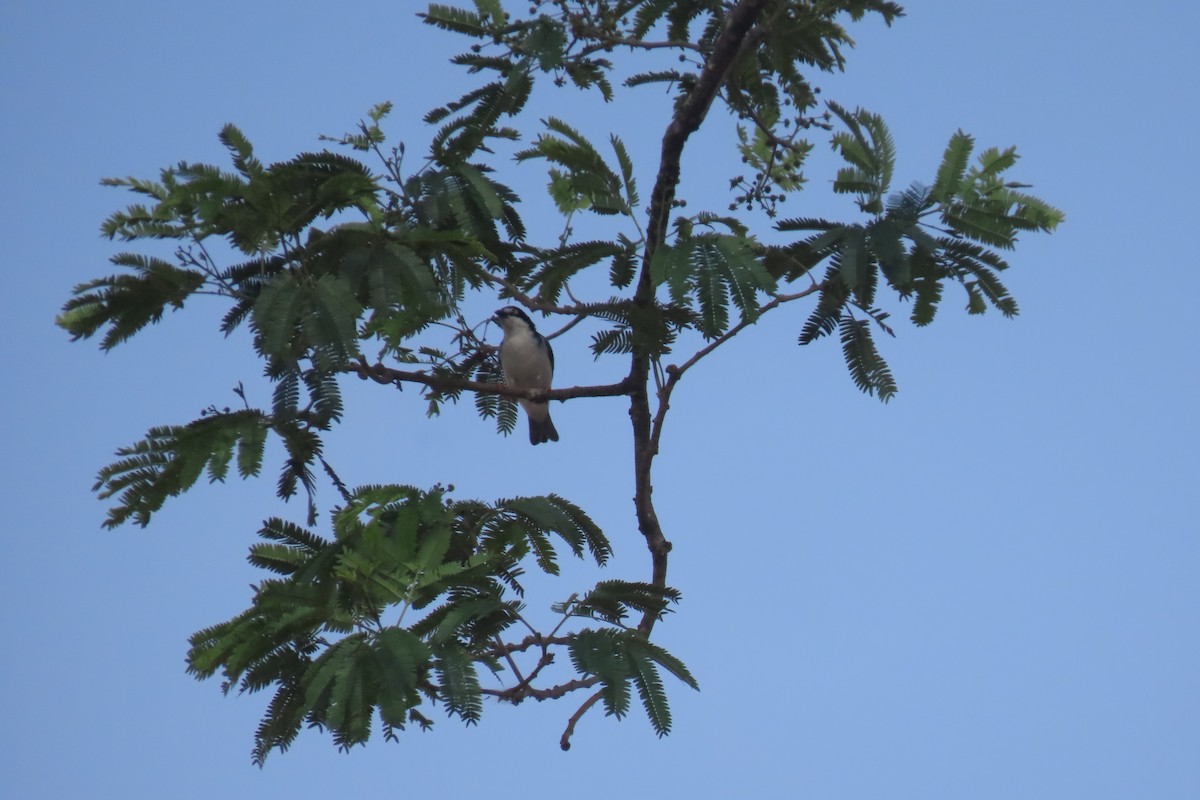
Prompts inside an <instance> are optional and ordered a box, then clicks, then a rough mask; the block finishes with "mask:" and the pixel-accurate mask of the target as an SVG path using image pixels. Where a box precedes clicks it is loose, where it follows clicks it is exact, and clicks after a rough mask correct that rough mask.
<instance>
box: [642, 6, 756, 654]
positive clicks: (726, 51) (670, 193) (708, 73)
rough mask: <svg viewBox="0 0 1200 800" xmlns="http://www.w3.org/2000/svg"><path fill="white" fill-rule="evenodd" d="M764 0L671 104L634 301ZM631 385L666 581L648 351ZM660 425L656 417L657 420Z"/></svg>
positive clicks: (654, 575)
mask: <svg viewBox="0 0 1200 800" xmlns="http://www.w3.org/2000/svg"><path fill="white" fill-rule="evenodd" d="M765 5H766V0H741V2H739V3H737V5H735V6H734V7H733V8H732V9H731V10H730V12H729V15H728V17H726V19H725V27H724V29H723V30H722V31H721V34H720V36H718V37H717V39H716V41H715V42H714V43H713V46H712V51H711V52H710V53H709V56H708V58H707V59H706V60H705V62H704V67H703V69H702V70H701V71H700V75H699V77H698V78H697V79H696V82H695V84H694V85H693V86H692V88H691V90H690V91H689V92H688V94H687V96H686V97H685V98H684V99H683V102H681V103H680V104H679V105H678V106H677V107H676V109H675V115H674V116H673V117H672V118H671V122H670V124H668V125H667V130H666V132H665V133H664V134H663V140H662V156H661V160H660V162H659V167H658V177H657V178H656V179H655V182H654V189H653V191H652V192H651V194H650V209H649V217H650V227H649V230H648V231H647V232H646V248H645V251H644V254H643V259H642V269H641V274H640V276H639V277H638V287H637V292H636V294H635V296H634V302H635V303H637V304H638V305H640V306H643V307H646V306H650V305H651V304H652V303H653V302H654V284H653V282H652V281H651V278H650V260H651V259H652V258H653V257H654V252H655V251H656V250H657V249H658V246H659V245H660V244H661V243H662V241H663V239H664V237H665V236H666V230H667V222H668V219H669V216H670V213H671V207H672V204H673V203H674V201H675V192H676V189H677V188H678V186H679V165H680V161H681V159H682V157H683V147H684V145H685V144H686V143H687V140H688V137H689V136H691V135H692V134H693V133H695V132H696V130H698V129H699V128H700V125H701V123H703V122H704V118H705V117H706V116H707V114H708V110H709V108H710V107H711V106H712V102H713V99H714V98H715V97H716V96H717V94H718V92H719V91H720V90H721V86H722V85H723V84H724V82H725V79H726V76H727V75H728V74H729V69H730V67H731V66H732V64H733V62H734V59H735V58H737V55H738V53H739V52H740V51H741V49H742V47H743V45H744V44H745V41H746V38H747V36H748V35H749V34H750V31H751V30H752V29H753V27H754V23H755V21H756V20H757V19H758V16H759V14H760V12H761V11H762V9H763V7H764V6H765ZM626 380H627V381H628V382H630V383H631V384H632V389H631V391H630V397H629V416H630V420H631V422H632V424H633V439H634V486H635V490H634V506H635V508H636V511H637V519H638V529H639V530H640V531H641V533H642V535H643V536H644V537H645V538H646V546H647V547H648V548H649V550H650V557H651V561H652V568H651V581H652V582H653V584H654V585H655V586H659V587H663V586H666V585H667V555H668V554H669V553H670V552H671V543H670V542H669V541H667V538H666V536H664V535H663V531H662V527H661V526H660V525H659V523H658V515H657V514H656V513H655V510H654V501H653V498H652V497H651V495H652V493H653V491H654V488H653V485H652V483H651V480H650V470H651V466H652V465H653V463H654V456H655V455H657V451H658V440H657V437H656V436H654V435H653V431H654V428H655V425H654V424H653V423H652V416H653V415H652V413H651V409H650V356H649V355H648V354H646V353H645V352H636V351H635V353H634V355H633V360H632V364H631V365H630V371H629V377H628V378H627V379H626ZM660 425H661V422H660ZM656 620H657V615H656V614H653V613H647V614H645V615H643V617H642V620H641V623H640V624H639V625H638V629H639V630H640V631H642V633H644V634H646V635H647V636H648V635H649V634H650V631H651V630H652V629H653V627H654V623H655V621H656Z"/></svg>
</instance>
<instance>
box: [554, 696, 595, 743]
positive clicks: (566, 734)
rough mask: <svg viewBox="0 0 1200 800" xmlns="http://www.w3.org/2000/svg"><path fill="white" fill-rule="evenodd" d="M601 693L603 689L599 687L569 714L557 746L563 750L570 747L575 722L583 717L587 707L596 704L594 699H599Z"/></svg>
mask: <svg viewBox="0 0 1200 800" xmlns="http://www.w3.org/2000/svg"><path fill="white" fill-rule="evenodd" d="M603 694H604V690H603V689H600V690H599V691H597V692H596V693H595V694H593V695H592V696H591V697H589V698H588V699H587V700H584V701H583V705H581V706H580V707H579V710H578V711H576V712H575V713H574V714H572V715H571V718H570V719H569V720H567V728H566V730H564V731H563V735H562V738H560V739H559V740H558V746H559V747H561V748H562V749H563V750H570V749H571V737H572V736H573V735H574V734H575V726H576V724H578V723H579V720H580V719H582V718H583V715H584V714H586V713H587V712H588V709H590V708H591V707H592V706H594V705H596V701H597V700H599V699H600V697H601V696H602V695H603Z"/></svg>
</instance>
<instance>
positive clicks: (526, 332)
mask: <svg viewBox="0 0 1200 800" xmlns="http://www.w3.org/2000/svg"><path fill="white" fill-rule="evenodd" d="M492 319H493V320H494V321H495V322H496V324H497V325H499V326H500V330H502V331H503V332H504V339H503V340H502V341H501V342H500V369H501V370H502V371H503V372H504V383H505V384H507V385H508V386H510V387H512V388H513V389H547V390H548V389H549V388H550V381H551V379H552V378H553V377H554V350H553V349H552V348H551V347H550V342H548V341H546V337H545V336H542V335H541V334H540V333H538V332H537V328H536V327H534V324H533V320H531V319H530V318H529V315H528V314H526V313H525V312H524V311H522V310H521V309H519V308H517V307H516V306H505V307H504V308H502V309H500V310H499V311H497V312H496V314H495V316H493V317H492ZM517 402H518V403H520V404H521V408H523V409H525V416H527V417H529V443H530V444H541V443H542V442H557V441H558V431H556V430H555V429H554V422H553V420H551V419H550V403H549V402H547V401H545V400H541V401H533V400H526V399H524V398H518V399H517Z"/></svg>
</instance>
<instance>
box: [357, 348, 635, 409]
mask: <svg viewBox="0 0 1200 800" xmlns="http://www.w3.org/2000/svg"><path fill="white" fill-rule="evenodd" d="M346 371H347V372H353V373H355V374H356V375H358V377H359V378H362V379H363V380H367V379H368V378H369V379H370V380H373V381H375V382H376V383H385V384H395V385H400V384H402V383H419V384H421V385H422V386H428V387H429V388H431V389H434V390H436V391H439V392H460V391H466V392H477V393H479V394H498V395H500V396H502V397H511V398H513V399H514V400H517V399H524V400H534V401H537V402H541V401H548V400H572V399H574V398H576V397H620V396H621V395H626V394H629V393H630V391H632V389H633V386H632V384H631V382H630V379H629V378H625V379H623V380H621V381H620V382H619V383H609V384H604V385H601V386H572V387H569V388H566V389H549V390H541V389H513V388H511V387H509V386H505V385H504V384H502V383H482V382H480V381H473V380H469V379H467V378H460V377H458V376H457V375H431V374H429V373H427V372H410V371H407V370H401V369H393V368H391V367H386V366H384V365H383V364H380V363H375V364H368V363H367V361H366V359H359V361H358V362H357V363H356V364H353V365H351V366H349V367H347V368H346Z"/></svg>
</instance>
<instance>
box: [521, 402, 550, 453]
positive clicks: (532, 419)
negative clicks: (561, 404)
mask: <svg viewBox="0 0 1200 800" xmlns="http://www.w3.org/2000/svg"><path fill="white" fill-rule="evenodd" d="M526 416H527V417H529V443H530V444H541V443H542V442H557V441H558V431H557V430H555V429H554V420H552V419H550V408H549V407H548V406H541V407H540V408H538V407H534V408H527V409H526Z"/></svg>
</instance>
